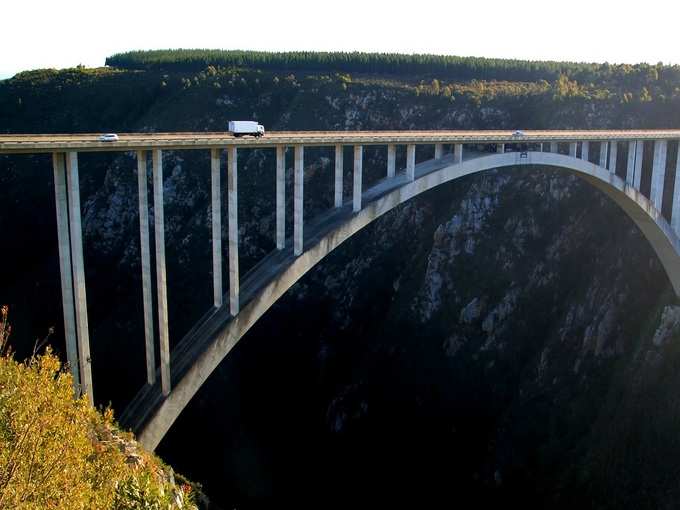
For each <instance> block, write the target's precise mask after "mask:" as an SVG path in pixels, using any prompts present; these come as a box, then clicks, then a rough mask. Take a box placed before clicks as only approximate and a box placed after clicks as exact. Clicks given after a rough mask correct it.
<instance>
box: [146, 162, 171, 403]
mask: <svg viewBox="0 0 680 510" xmlns="http://www.w3.org/2000/svg"><path fill="white" fill-rule="evenodd" d="M151 159H152V163H153V208H154V210H153V215H154V234H155V239H156V289H157V295H158V337H159V341H160V353H161V387H162V391H163V395H164V396H168V395H169V394H170V386H171V382H170V334H169V332H168V287H167V281H166V276H165V217H164V211H163V153H162V151H161V150H160V149H154V151H153V153H152V158H151Z"/></svg>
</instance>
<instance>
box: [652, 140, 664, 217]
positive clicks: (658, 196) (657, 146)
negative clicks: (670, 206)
mask: <svg viewBox="0 0 680 510" xmlns="http://www.w3.org/2000/svg"><path fill="white" fill-rule="evenodd" d="M667 150H668V144H667V142H666V141H665V140H656V141H655V142H654V163H653V165H652V186H651V189H650V191H649V199H650V200H651V201H652V204H654V207H656V208H657V210H659V211H661V204H662V202H663V185H664V181H665V179H666V153H667Z"/></svg>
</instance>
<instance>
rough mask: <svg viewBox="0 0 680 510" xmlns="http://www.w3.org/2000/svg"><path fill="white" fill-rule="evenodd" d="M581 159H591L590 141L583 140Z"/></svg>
mask: <svg viewBox="0 0 680 510" xmlns="http://www.w3.org/2000/svg"><path fill="white" fill-rule="evenodd" d="M581 159H582V160H583V161H590V142H581Z"/></svg>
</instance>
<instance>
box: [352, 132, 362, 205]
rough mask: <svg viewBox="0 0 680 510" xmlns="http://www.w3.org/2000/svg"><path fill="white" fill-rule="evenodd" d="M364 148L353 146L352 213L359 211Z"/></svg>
mask: <svg viewBox="0 0 680 510" xmlns="http://www.w3.org/2000/svg"><path fill="white" fill-rule="evenodd" d="M363 149H364V148H363V147H362V146H361V145H355V146H354V192H353V194H352V211H354V212H359V211H361V192H362V191H363V190H362V189H361V188H362V173H363V155H364V150H363Z"/></svg>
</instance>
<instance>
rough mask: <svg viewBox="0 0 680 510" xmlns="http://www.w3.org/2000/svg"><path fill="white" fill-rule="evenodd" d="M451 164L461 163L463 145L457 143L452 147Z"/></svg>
mask: <svg viewBox="0 0 680 510" xmlns="http://www.w3.org/2000/svg"><path fill="white" fill-rule="evenodd" d="M453 162H454V163H455V164H459V163H462V162H463V144H462V143H457V144H455V145H454V146H453Z"/></svg>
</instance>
